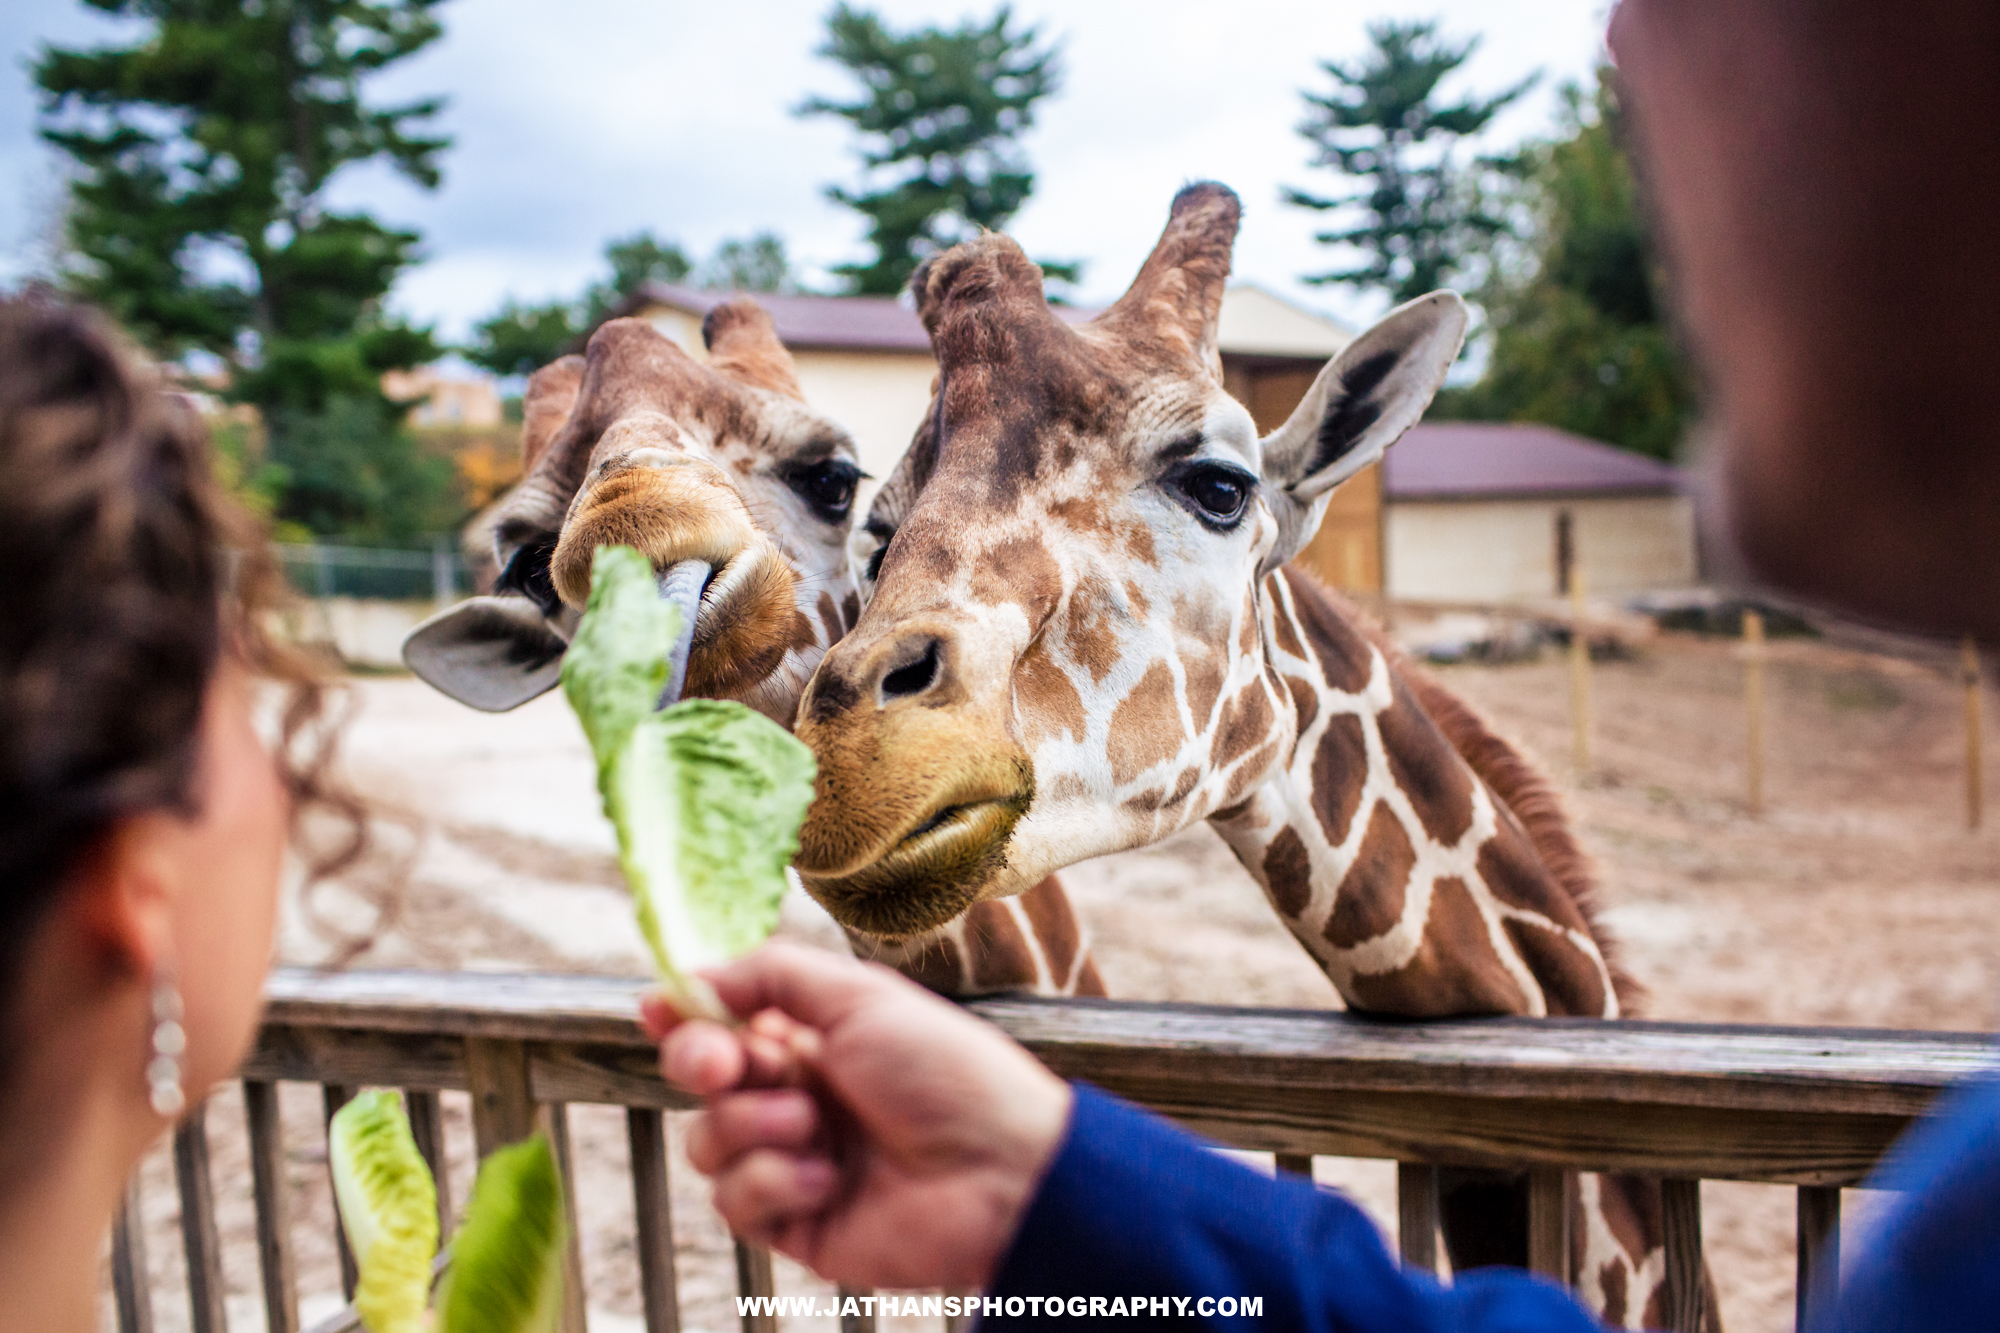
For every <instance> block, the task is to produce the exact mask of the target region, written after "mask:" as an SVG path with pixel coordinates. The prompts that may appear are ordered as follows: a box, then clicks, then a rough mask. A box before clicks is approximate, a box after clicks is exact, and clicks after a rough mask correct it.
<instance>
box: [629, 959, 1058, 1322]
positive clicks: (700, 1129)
mask: <svg viewBox="0 0 2000 1333" xmlns="http://www.w3.org/2000/svg"><path fill="white" fill-rule="evenodd" d="M707 975H708V979H709V980H710V981H711V982H712V983H713V984H714V986H715V990H716V993H717V994H718V995H719V996H720V997H721V998H722V1002H723V1003H724V1004H725V1005H727V1006H728V1007H729V1009H730V1010H731V1012H733V1013H735V1014H738V1015H739V1016H748V1017H749V1018H750V1022H749V1023H748V1024H747V1025H746V1026H745V1027H744V1028H743V1029H740V1030H736V1031H731V1030H730V1029H727V1028H724V1027H722V1026H720V1025H719V1024H715V1023H710V1022H704V1021H701V1020H698V1019H697V1020H689V1021H683V1020H682V1019H681V1018H680V1017H679V1016H678V1015H677V1014H675V1013H674V1012H673V1011H672V1010H671V1009H669V1008H668V1007H667V1005H666V1004H665V1002H664V1001H661V1000H659V999H658V998H657V997H650V996H649V997H648V998H647V1001H646V1003H645V1004H644V1005H643V1006H642V1011H643V1017H644V1020H645V1023H646V1026H647V1030H648V1031H649V1032H650V1033H652V1035H653V1036H654V1037H655V1038H656V1039H658V1040H660V1042H661V1049H660V1067H661V1071H662V1072H663V1073H664V1074H665V1075H666V1077H667V1078H668V1080H669V1081H671V1082H673V1083H676V1084H679V1085H680V1086H681V1087H684V1088H686V1089H688V1090H689V1091H691V1092H695V1093H699V1094H701V1095H702V1096H705V1097H707V1098H708V1099H709V1101H708V1106H707V1108H706V1109H705V1110H703V1111H702V1113H701V1115H700V1116H699V1117H698V1118H697V1119H696V1120H695V1122H694V1125H693V1127H692V1128H691V1129H690V1131H689V1133H688V1139H687V1151H688V1160H689V1161H691V1162H692V1163H693V1164H694V1166H695V1168H696V1169H697V1170H699V1171H701V1172H702V1173H703V1174H704V1175H708V1176H711V1177H713V1178H714V1181H715V1205H716V1208H717V1209H718V1210H719V1211H720V1212H721V1213H722V1215H723V1217H724V1218H725V1219H726V1220H727V1221H728V1223H729V1225H730V1226H731V1228H732V1229H734V1230H735V1232H736V1233H737V1234H738V1235H740V1236H742V1237H744V1238H745V1239H747V1240H751V1241H753V1242H755V1243H757V1244H761V1245H766V1246H769V1247H770V1248H771V1249H774V1250H777V1251H778V1252H779V1253H781V1254H786V1255H789V1256H791V1257H792V1258H794V1259H797V1260H798V1261H799V1262H801V1263H803V1264H805V1265H806V1266H807V1267H809V1268H811V1269H813V1271H815V1272H817V1273H819V1274H820V1275H821V1276H822V1277H825V1278H829V1279H831V1280H834V1281H838V1282H842V1283H846V1284H849V1285H852V1286H871V1287H897V1288H904V1289H909V1288H923V1287H958V1288H978V1287H982V1286H984V1285H986V1283H987V1281H988V1280H989V1279H990V1278H991V1277H992V1275H993V1271H994V1269H995V1268H996V1267H997V1266H998V1264H999V1262H1000V1259H1001V1256H1002V1255H1003V1254H1004V1253H1005V1251H1006V1248H1007V1245H1008V1243H1009V1242H1010V1241H1011V1240H1012V1238H1013V1235H1014V1230H1015V1227H1016V1225H1017V1224H1018V1223H1019V1221H1020V1217H1021V1214H1022V1213H1023V1212H1024V1211H1025V1210H1026V1208H1027V1206H1028V1204H1029V1202H1030V1201H1031V1200H1032V1199H1033V1197H1034V1192H1035V1189H1036V1187H1037V1186H1038V1185H1039V1184H1040V1181H1041V1178H1042V1174H1043V1172H1044V1171H1045V1170H1046V1168H1047V1166H1048V1164H1049V1161H1050V1159H1051V1158H1053V1157H1054V1155H1055V1151H1056V1147H1057V1145H1058V1144H1059V1143H1060V1142H1061V1139H1062V1135H1063V1131H1064V1129H1065V1127H1066V1126H1067V1125H1068V1123H1069V1111H1070V1100H1071V1097H1070V1090H1069V1087H1068V1085H1067V1084H1065V1083H1064V1082H1063V1081H1062V1080H1060V1079H1058V1078H1057V1077H1056V1076H1055V1075H1054V1074H1051V1073H1050V1072H1049V1071H1048V1070H1047V1069H1046V1068H1044V1067H1043V1066H1042V1065H1041V1063H1040V1062H1039V1061H1037V1060H1036V1059H1035V1058H1034V1057H1033V1056H1031V1055H1029V1054H1028V1053H1027V1052H1026V1051H1024V1050H1022V1049H1021V1048H1020V1047H1019V1046H1017V1045H1015V1044H1014V1043H1013V1042H1012V1041H1010V1040H1008V1039H1007V1038H1006V1037H1005V1036H1003V1035H1002V1034H1001V1033H1000V1032H998V1031H996V1030H995V1029H994V1028H992V1027H991V1026H989V1025H988V1024H986V1023H983V1022H981V1021H980V1020H979V1019H976V1018H974V1017H972V1016H971V1015H969V1014H966V1013H964V1012H962V1011H961V1010H959V1009H957V1008H955V1007H954V1006H952V1005H950V1004H948V1003H946V1002H945V1001H943V1000H940V999H938V998H937V997H936V996H934V995H932V994H930V993H929V992H927V991H924V990H922V989H920V988H918V987H917V986H916V985H914V984H912V983H911V982H909V981H906V980H904V979H903V978H901V977H899V976H897V975H896V974H895V973H893V972H891V971H889V970H888V969H886V968H883V967H879V966H877V965H875V964H872V963H860V962H856V961H854V960H852V959H845V958H839V957H836V956H834V955H831V954H826V953H821V952H818V951H813V950H806V949H800V948H797V947H794V946H790V945H785V944H772V945H767V946H766V947H764V948H763V949H760V950H758V951H757V952H756V953H754V954H751V955H750V956H749V957H747V958H744V959H741V960H739V961H737V962H735V963H731V964H729V965H728V966H726V967H723V968H721V969H718V970H717V971H715V972H712V973H709V974H707Z"/></svg>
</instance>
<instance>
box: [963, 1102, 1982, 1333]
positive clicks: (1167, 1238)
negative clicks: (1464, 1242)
mask: <svg viewBox="0 0 2000 1333" xmlns="http://www.w3.org/2000/svg"><path fill="white" fill-rule="evenodd" d="M1879 1183H1882V1184H1884V1185H1886V1186H1889V1187H1891V1188H1896V1189H1909V1190H1912V1191H1914V1193H1912V1194H1910V1195H1908V1196H1906V1197H1905V1199H1904V1201H1903V1202H1902V1203H1901V1204H1900V1205H1899V1206H1897V1207H1896V1208H1895V1209H1894V1210H1893V1211H1892V1213H1891V1215H1890V1217H1889V1219H1888V1220H1887V1223H1886V1225H1885V1226H1884V1227H1883V1228H1882V1229H1880V1230H1879V1231H1878V1232H1877V1235H1876V1243H1875V1245H1874V1247H1873V1248H1872V1249H1871V1251H1870V1252H1869V1253H1868V1254H1867V1255H1865V1256H1862V1257H1861V1258H1860V1259H1859V1260H1858V1261H1857V1262H1855V1263H1854V1264H1853V1265H1852V1266H1851V1267H1850V1269H1849V1274H1848V1280H1847V1283H1846V1286H1845V1288H1844V1289H1843V1291H1842V1294H1841V1299H1840V1301H1839V1302H1838V1303H1837V1304H1836V1305H1834V1306H1832V1307H1829V1306H1827V1305H1825V1304H1824V1303H1823V1304H1821V1306H1820V1309H1821V1310H1822V1311H1823V1312H1824V1314H1823V1316H1822V1317H1820V1318H1818V1319H1816V1320H1815V1324H1816V1328H1815V1330H1814V1333H1850V1331H1851V1333H1861V1331H1862V1330H1898V1329H1919V1328H1921V1329H1933V1330H1948V1329H1955V1328H1966V1329H1971V1328H1982V1329H1986V1328H1993V1327H1995V1326H1996V1325H2000V1083H1980V1084H1975V1085H1972V1086H1971V1087H1969V1088H1968V1089H1966V1090H1964V1091H1963V1092H1961V1093H1959V1094H1957V1095H1955V1096H1954V1097H1953V1098H1951V1099H1950V1101H1949V1102H1948V1104H1947V1106H1946V1107H1945V1108H1944V1114H1942V1115H1940V1116H1938V1117H1935V1118H1933V1119H1931V1120H1928V1121H1926V1122H1925V1124H1924V1125H1923V1126H1922V1127H1920V1128H1919V1129H1918V1130H1916V1131H1915V1132H1913V1133H1912V1134H1911V1135H1910V1136H1909V1138H1908V1139H1907V1140H1906V1142H1905V1143H1904V1144H1903V1145H1901V1146H1900V1147H1899V1148H1898V1150H1897V1153H1896V1154H1895V1155H1894V1157H1893V1158H1892V1160H1891V1162H1890V1164H1889V1165H1888V1167H1887V1168H1885V1173H1884V1177H1883V1179H1882V1180H1881V1181H1880V1182H1879ZM988 1294H989V1298H990V1299H989V1300H988V1301H987V1303H986V1307H985V1308H986V1310H987V1311H988V1313H987V1314H986V1316H985V1317H984V1319H983V1320H982V1323H981V1327H982V1328H991V1329H1004V1328H1010V1327H1015V1326H1021V1325H1031V1326H1034V1327H1043V1326H1045V1325H1046V1306H1047V1302H1048V1301H1049V1300H1050V1299H1051V1298H1060V1299H1061V1300H1062V1301H1063V1304H1062V1306H1061V1307H1060V1316H1061V1317H1062V1318H1070V1317H1073V1316H1075V1315H1084V1316H1090V1315H1098V1316H1099V1317H1098V1318H1086V1322H1085V1324H1084V1325H1083V1326H1084V1327H1090V1328H1098V1327H1103V1326H1104V1317H1105V1316H1107V1315H1108V1316H1113V1317H1115V1316H1116V1315H1118V1314H1125V1315H1128V1316H1129V1315H1132V1314H1135V1313H1136V1314H1139V1315H1141V1316H1142V1317H1144V1318H1145V1319H1146V1320H1147V1321H1148V1323H1149V1324H1156V1323H1158V1322H1159V1321H1160V1320H1162V1319H1169V1320H1174V1321H1176V1322H1184V1323H1186V1324H1188V1325H1191V1326H1202V1327H1212V1328H1220V1329H1240V1330H1249V1329H1255V1328H1281V1329H1298V1330H1310V1331H1311V1333H1319V1331H1320V1330H1326V1331H1327V1333H1334V1331H1335V1330H1338V1331H1339V1333H1377V1330H1380V1331H1381V1333H1389V1331H1390V1330H1398V1331H1408V1333H1430V1331H1431V1330H1446V1329H1452V1330H1463V1331H1464V1333H1515V1331H1516V1330H1518V1331H1519V1333H1528V1331H1529V1330H1534V1333H1572V1331H1575V1333H1583V1331H1584V1330H1591V1329H1595V1328H1597V1325H1596V1323H1595V1321H1594V1320H1592V1319H1591V1317H1590V1316H1589V1315H1588V1314H1587V1313H1585V1311H1584V1310H1583V1309H1582V1307H1580V1306H1579V1305H1577V1304H1576V1302H1575V1301H1574V1300H1572V1299H1571V1298H1570V1296H1569V1295H1568V1293H1566V1292H1565V1291H1563V1290H1562V1289H1561V1288H1560V1287H1558V1286H1556V1285H1554V1284H1553V1283H1550V1282H1547V1281H1545V1280H1543V1279H1541V1278H1538V1277H1535V1276H1533V1275H1531V1274H1528V1273H1524V1272H1519V1271H1515V1270H1508V1269H1490V1268H1489V1269H1479V1270H1475V1271H1473V1272H1471V1273H1467V1274H1465V1275H1464V1276H1462V1277H1460V1278H1459V1279H1458V1281H1457V1282H1456V1283H1454V1284H1453V1285H1451V1286H1444V1285H1442V1284H1440V1283H1438V1282H1437V1281H1435V1280H1433V1279H1432V1278H1430V1277H1429V1276H1427V1275H1424V1274H1419V1273H1408V1272H1405V1271H1404V1270H1403V1269H1402V1268H1401V1267H1399V1266H1398V1264H1397V1262H1396V1260H1395V1259H1394V1258H1393V1257H1391V1255H1390V1254H1389V1252H1388V1251H1387V1250H1386V1249H1385V1248H1384V1247H1383V1244H1382V1238H1381V1236H1380V1235H1379V1234H1378V1233H1377V1232H1376V1230H1375V1227H1374V1225H1373V1224H1372V1223H1371V1222H1369V1220H1368V1218H1367V1217H1366V1216H1365V1215H1364V1214H1363V1213H1362V1212H1361V1210H1360V1209H1358V1208H1356V1207H1355V1206H1354V1205H1353V1204H1352V1203H1349V1202H1348V1201H1347V1200H1346V1199H1344V1198H1342V1197H1341V1196H1340V1195H1338V1194H1333V1193H1329V1192H1327V1191H1325V1190H1319V1189H1315V1188H1313V1187H1312V1186H1311V1185H1309V1184H1307V1183H1306V1182H1304V1181H1301V1180H1295V1179H1290V1178H1280V1179H1277V1180H1272V1179H1269V1178H1267V1177H1265V1176H1263V1175H1260V1174H1258V1173H1257V1172H1255V1171H1251V1170H1249V1169H1248V1168H1246V1167H1243V1166H1240V1165H1238V1164H1236V1163H1234V1162H1231V1161H1229V1160H1228V1159H1226V1158H1224V1157H1221V1156H1218V1155H1217V1154H1215V1153H1213V1152H1209V1151H1206V1149H1205V1148H1204V1145H1203V1144H1202V1143H1201V1141H1200V1140H1198V1139H1195V1138H1192V1137H1190V1136H1189V1135H1187V1134H1184V1133H1182V1132H1181V1131H1180V1130H1177V1129H1175V1128H1174V1127H1172V1126H1171V1125H1169V1124H1167V1123H1166V1122H1165V1121H1162V1120H1159V1119H1156V1118H1154V1117H1153V1116H1150V1115H1147V1114H1145V1113H1144V1112H1142V1111H1139V1110H1136V1109H1134V1108H1132V1107H1130V1106H1127V1105H1126V1104H1125V1103H1123V1102H1120V1101H1118V1100H1116V1099H1115V1098H1112V1097H1109V1096H1106V1095H1105V1094H1103V1093H1101V1092H1098V1091H1096V1090H1094V1089H1092V1088H1089V1087H1086V1086H1083V1085H1080V1084H1079V1085H1078V1086H1077V1088H1076V1108H1075V1110H1074V1112H1073V1113H1072V1116H1071V1120H1070V1126H1069V1130H1068V1133H1067V1134H1066V1136H1065V1137H1064V1140H1063V1144H1062V1147H1061V1149H1060V1150H1059V1151H1058V1152H1057V1155H1056V1159H1055V1161H1054V1162H1053V1163H1052V1164H1051V1166H1050V1168H1049V1173H1048V1176H1047V1178H1046V1179H1044V1180H1043V1182H1042V1185H1041V1189H1040V1190H1039V1192H1038V1193H1037V1194H1036V1196H1035V1199H1034V1202H1033V1203H1032V1204H1031V1205H1030V1206H1029V1209H1028V1212H1027V1215H1026V1216H1025V1217H1024V1218H1023V1219H1022V1223H1021V1227H1020V1231H1019V1234H1018V1235H1017V1236H1016V1237H1015V1240H1014V1244H1013V1247H1012V1248H1011V1249H1010V1250H1009V1252H1008V1254H1007V1256H1006V1258H1005V1259H1004V1260H1003V1261H1002V1264H1001V1267H1000V1271H999V1274H998V1275H997V1277H996V1278H995V1280H994V1282H993V1284H992V1286H991V1288H990V1289H989V1293H988ZM1135 1298H1137V1300H1138V1301H1140V1302H1143V1304H1135ZM1204 1298H1206V1303H1204ZM1093 1299H1095V1300H1097V1301H1099V1302H1101V1304H1100V1305H1098V1306H1096V1307H1095V1308H1093V1306H1092V1305H1091V1302H1092V1300H1093ZM996 1300H997V1301H998V1304H997V1305H996V1304H995V1303H994V1302H995V1301H996ZM1016 1302H1018V1304H1016ZM1246 1302H1251V1303H1253V1304H1246ZM1038 1311H1039V1312H1041V1317H1039V1318H1038V1317H1037V1312H1038ZM1725 1313H1726V1312H1725Z"/></svg>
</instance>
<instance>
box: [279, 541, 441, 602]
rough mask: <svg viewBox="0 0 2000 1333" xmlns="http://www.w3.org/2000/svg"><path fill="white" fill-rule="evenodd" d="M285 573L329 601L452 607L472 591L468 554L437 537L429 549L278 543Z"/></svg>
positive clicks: (304, 591)
mask: <svg viewBox="0 0 2000 1333" xmlns="http://www.w3.org/2000/svg"><path fill="white" fill-rule="evenodd" d="M277 551H278V559H279V561H280V563H281V564H283V566H284V570H285V577H286V578H288V579H289V580H290V581H291V584H292V586H293V587H294V588H296V589H298V590H299V592H300V593H302V594H304V595H305V596H307V597H311V598H315V599H318V600H320V601H326V600H329V599H331V598H335V597H351V598H354V599H356V600H358V601H377V602H431V603H433V604H435V605H437V606H440V607H443V606H449V605H450V604H451V603H453V602H455V601H457V600H458V599H459V598H461V597H463V596H466V595H468V594H470V592H471V591H472V578H471V574H470V572H469V571H468V570H467V569H466V564H465V558H464V557H463V556H462V555H460V554H459V553H458V552H457V551H456V550H454V549H453V548H452V546H451V545H450V544H449V543H446V542H444V541H439V542H438V543H437V544H436V545H434V546H433V547H432V548H431V549H430V550H428V551H396V550H385V549H382V548H380V547H368V546H340V545H335V544H332V543H314V544H312V545H309V546H301V545H284V544H280V545H279V546H278V548H277Z"/></svg>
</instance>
